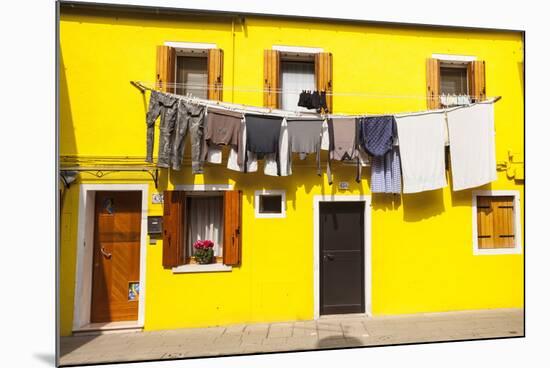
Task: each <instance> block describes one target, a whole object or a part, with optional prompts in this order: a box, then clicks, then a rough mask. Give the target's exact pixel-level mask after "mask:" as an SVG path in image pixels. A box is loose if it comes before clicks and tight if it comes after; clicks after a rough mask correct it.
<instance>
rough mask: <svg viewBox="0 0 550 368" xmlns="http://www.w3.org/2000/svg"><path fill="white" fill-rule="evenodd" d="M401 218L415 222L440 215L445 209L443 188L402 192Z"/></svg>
mask: <svg viewBox="0 0 550 368" xmlns="http://www.w3.org/2000/svg"><path fill="white" fill-rule="evenodd" d="M402 200H403V220H405V221H406V222H417V221H422V220H426V219H429V218H430V217H433V216H437V215H440V214H441V213H443V212H444V211H445V204H444V203H443V189H436V190H430V191H427V192H420V193H411V194H402Z"/></svg>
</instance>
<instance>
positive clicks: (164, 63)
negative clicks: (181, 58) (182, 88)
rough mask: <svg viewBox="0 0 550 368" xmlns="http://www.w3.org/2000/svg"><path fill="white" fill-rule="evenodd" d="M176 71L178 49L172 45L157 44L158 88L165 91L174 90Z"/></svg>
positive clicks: (156, 79)
mask: <svg viewBox="0 0 550 368" xmlns="http://www.w3.org/2000/svg"><path fill="white" fill-rule="evenodd" d="M175 73H176V49H174V48H173V47H170V46H164V45H159V46H157V75H156V78H155V82H156V85H157V88H159V89H160V90H161V91H164V92H173V91H174V90H175V88H174V84H173V83H174V82H175Z"/></svg>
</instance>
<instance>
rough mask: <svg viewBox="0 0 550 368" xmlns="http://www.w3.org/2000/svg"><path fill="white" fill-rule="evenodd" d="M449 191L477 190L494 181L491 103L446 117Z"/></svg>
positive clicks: (466, 108)
mask: <svg viewBox="0 0 550 368" xmlns="http://www.w3.org/2000/svg"><path fill="white" fill-rule="evenodd" d="M447 123H448V126H449V146H450V150H451V170H452V174H453V175H452V176H453V190H462V189H468V188H474V187H478V186H480V185H483V184H487V183H490V182H491V181H493V180H496V178H497V166H496V156H495V121H494V105H493V104H492V103H482V104H476V105H472V106H468V107H464V108H460V109H457V110H453V111H450V112H448V113H447Z"/></svg>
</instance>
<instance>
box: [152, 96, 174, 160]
mask: <svg viewBox="0 0 550 368" xmlns="http://www.w3.org/2000/svg"><path fill="white" fill-rule="evenodd" d="M177 102H178V99H177V98H175V97H172V96H169V95H167V94H164V93H161V92H157V91H152V92H151V97H150V98H149V108H148V111H147V115H146V124H147V154H146V157H145V161H146V162H153V145H154V141H155V121H156V120H157V118H158V117H159V116H160V139H159V149H158V162H157V166H158V167H165V168H167V167H170V155H171V153H172V140H173V133H174V129H175V126H176V119H177V114H178V103H177Z"/></svg>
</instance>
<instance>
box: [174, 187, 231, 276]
mask: <svg viewBox="0 0 550 368" xmlns="http://www.w3.org/2000/svg"><path fill="white" fill-rule="evenodd" d="M174 190H183V191H185V192H204V193H206V192H218V191H224V190H233V184H179V185H176V187H175V188H174ZM232 269H233V267H231V266H227V265H224V264H221V263H212V264H206V265H201V264H184V265H180V266H176V267H172V273H199V272H227V271H231V270H232Z"/></svg>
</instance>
